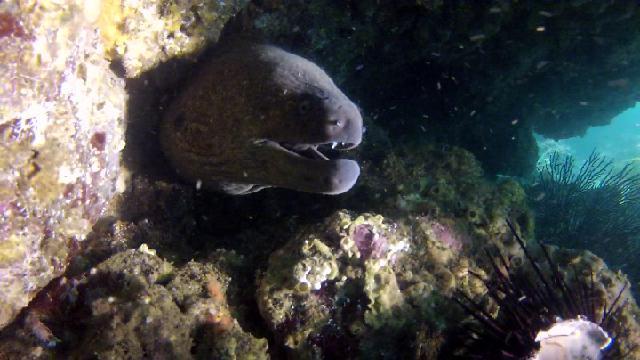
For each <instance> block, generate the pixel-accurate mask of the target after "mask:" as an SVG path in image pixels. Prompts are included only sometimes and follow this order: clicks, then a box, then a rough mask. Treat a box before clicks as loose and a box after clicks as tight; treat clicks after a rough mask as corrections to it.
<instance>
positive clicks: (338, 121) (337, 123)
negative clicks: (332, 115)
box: [329, 119, 345, 127]
mask: <svg viewBox="0 0 640 360" xmlns="http://www.w3.org/2000/svg"><path fill="white" fill-rule="evenodd" d="M329 123H330V124H331V125H333V126H337V127H342V126H344V123H345V121H344V120H342V119H331V120H329Z"/></svg>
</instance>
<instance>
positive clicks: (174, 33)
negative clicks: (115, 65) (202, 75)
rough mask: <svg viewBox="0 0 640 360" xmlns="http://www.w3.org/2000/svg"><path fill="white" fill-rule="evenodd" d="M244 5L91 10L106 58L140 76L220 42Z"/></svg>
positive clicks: (128, 5)
mask: <svg viewBox="0 0 640 360" xmlns="http://www.w3.org/2000/svg"><path fill="white" fill-rule="evenodd" d="M246 3H247V0H227V1H204V0H187V1H158V0H124V1H114V0H104V1H99V2H97V4H98V5H94V6H93V7H95V8H93V7H92V6H88V7H92V9H91V10H92V12H93V13H94V14H93V16H95V17H96V22H97V24H98V25H99V28H100V34H101V37H102V40H103V42H104V46H105V50H106V51H107V53H108V55H109V56H110V57H111V58H112V59H114V60H118V61H120V62H121V63H122V66H123V67H124V70H125V73H126V76H127V77H130V78H132V77H138V76H139V75H140V74H141V73H143V72H145V71H147V70H150V69H152V68H154V67H156V66H157V65H158V64H160V63H162V62H164V61H167V60H169V59H172V58H176V57H192V58H195V57H196V56H197V55H198V54H199V53H200V52H201V51H202V49H203V48H204V47H205V46H206V45H208V44H210V43H212V42H216V41H217V40H218V37H219V36H220V33H221V31H222V28H223V26H224V24H225V23H226V21H227V20H228V19H229V18H231V17H232V16H233V15H234V14H236V13H237V12H238V11H239V10H240V9H241V8H242V6H244V4H246Z"/></svg>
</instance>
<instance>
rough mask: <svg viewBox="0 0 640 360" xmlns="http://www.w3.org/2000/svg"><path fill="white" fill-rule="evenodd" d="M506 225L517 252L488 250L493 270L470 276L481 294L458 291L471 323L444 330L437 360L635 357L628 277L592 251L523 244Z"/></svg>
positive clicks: (638, 342) (637, 344)
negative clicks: (445, 336) (444, 339)
mask: <svg viewBox="0 0 640 360" xmlns="http://www.w3.org/2000/svg"><path fill="white" fill-rule="evenodd" d="M509 227H510V229H511V230H512V231H513V235H512V237H514V238H515V240H516V241H517V242H518V244H519V245H518V248H517V249H512V250H505V249H504V248H502V249H501V247H500V246H499V247H498V250H497V251H496V250H495V249H493V250H489V249H488V248H487V251H486V252H485V255H484V261H483V262H485V263H486V265H487V266H489V267H490V269H491V270H489V271H488V272H487V275H486V276H484V275H480V274H474V276H475V277H476V278H478V279H481V280H482V282H483V284H484V285H483V286H484V287H485V288H486V292H482V293H481V294H482V296H481V297H478V296H474V295H469V294H466V293H465V292H464V291H461V290H456V292H455V295H454V300H455V301H456V302H458V303H459V304H460V306H461V307H462V308H464V309H465V312H467V313H468V315H469V316H470V319H467V320H466V321H462V322H461V323H460V325H458V326H456V327H454V328H451V329H450V330H449V334H450V335H449V337H448V338H449V340H448V342H447V345H446V347H445V349H443V353H442V354H441V355H442V356H443V358H447V359H449V358H459V359H468V358H476V357H477V358H486V357H491V358H496V359H525V358H526V359H529V358H531V359H534V358H535V359H577V358H580V359H594V360H595V359H636V358H638V356H640V322H639V321H638V315H639V314H640V309H639V308H638V306H637V304H636V301H635V300H634V298H633V297H632V294H631V292H630V291H629V281H628V280H627V278H626V276H625V275H623V274H622V273H620V272H618V273H615V272H613V271H611V270H609V269H608V268H607V266H606V265H605V263H604V262H603V261H602V260H601V259H599V258H598V257H596V256H595V255H593V254H592V253H590V252H586V251H576V250H566V249H560V248H557V247H553V246H546V245H543V244H542V243H541V242H538V244H537V245H532V244H528V245H526V244H525V243H524V241H523V240H522V239H521V238H520V237H519V236H518V235H517V233H516V230H515V228H514V226H513V225H512V224H510V223H509ZM477 260H478V261H482V260H483V259H482V257H481V256H479V257H477ZM471 318H473V320H471ZM587 329H588V330H587ZM581 331H582V333H581ZM585 334H586V336H585ZM577 353H580V354H581V355H576V354H577ZM572 354H573V355H572Z"/></svg>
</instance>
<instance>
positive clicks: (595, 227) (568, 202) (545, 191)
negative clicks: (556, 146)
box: [527, 151, 640, 283]
mask: <svg viewBox="0 0 640 360" xmlns="http://www.w3.org/2000/svg"><path fill="white" fill-rule="evenodd" d="M575 168H576V166H575V160H574V158H573V157H571V156H562V155H560V154H559V153H553V154H552V155H551V156H550V158H549V162H548V163H547V164H546V165H545V166H543V167H542V168H541V169H540V170H539V172H538V179H537V181H536V182H535V183H534V184H533V185H532V186H530V187H529V188H528V189H527V192H528V195H529V197H530V199H531V203H532V206H533V208H534V210H535V218H536V237H537V238H539V239H542V240H544V241H545V242H548V243H552V244H556V245H559V246H562V247H569V248H578V249H586V250H589V251H592V252H593V253H595V254H597V255H598V256H601V257H602V258H603V259H604V260H605V262H606V263H607V264H608V265H609V266H611V267H613V268H618V269H622V270H623V271H625V273H627V274H628V275H629V276H630V277H631V278H632V279H633V280H634V281H632V283H636V282H637V281H638V279H640V268H634V266H636V265H635V261H634V259H635V258H637V256H638V254H639V253H640V235H639V234H640V173H638V172H637V171H634V168H633V166H632V164H631V163H629V164H627V165H625V166H624V167H622V168H621V169H619V170H616V169H615V168H614V166H613V161H612V160H608V159H606V158H604V157H603V156H601V155H600V154H598V153H597V152H595V151H593V152H592V153H591V154H590V155H589V157H588V158H587V160H586V161H585V162H584V163H583V164H582V166H581V167H580V169H579V170H578V171H576V170H575Z"/></svg>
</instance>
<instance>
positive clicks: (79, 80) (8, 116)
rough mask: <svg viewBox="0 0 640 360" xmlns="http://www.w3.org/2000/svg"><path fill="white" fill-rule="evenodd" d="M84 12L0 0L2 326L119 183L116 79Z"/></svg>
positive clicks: (119, 92)
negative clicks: (1, 0) (0, 2)
mask: <svg viewBox="0 0 640 360" xmlns="http://www.w3.org/2000/svg"><path fill="white" fill-rule="evenodd" d="M84 10H87V9H86V8H85V7H84V3H82V2H81V3H79V4H78V5H77V6H76V5H73V6H72V7H69V6H68V5H65V4H60V3H57V2H49V1H40V2H30V3H28V4H27V3H24V4H23V3H21V5H17V3H16V2H3V3H2V4H0V19H1V20H0V23H1V24H2V25H0V28H1V32H0V136H2V140H1V141H2V146H1V147H0V223H1V224H2V225H0V287H2V289H3V291H2V292H0V328H1V327H3V326H4V325H5V324H6V323H7V322H9V321H11V319H12V318H13V317H14V316H15V315H16V314H17V313H18V311H19V310H20V309H21V308H22V307H23V306H25V305H27V303H28V302H29V300H31V298H32V297H33V296H34V295H35V293H36V292H37V291H38V290H39V289H41V288H42V287H44V286H45V285H46V284H47V283H48V282H49V281H50V280H51V279H53V278H54V277H56V276H58V275H60V274H61V273H62V272H63V271H64V269H65V267H66V265H67V262H68V261H69V258H70V257H71V256H72V255H73V253H74V251H75V249H76V248H77V247H78V243H79V242H81V241H82V240H83V239H84V237H85V235H86V234H87V233H88V232H89V231H90V230H91V226H92V225H93V223H94V222H95V221H96V220H97V219H98V218H99V217H101V216H103V215H106V214H108V211H107V208H108V206H109V203H110V200H111V198H112V197H113V196H114V195H115V194H116V193H117V192H118V191H121V190H122V189H123V178H122V177H121V170H120V166H119V152H120V150H122V148H123V147H124V142H123V133H124V107H125V101H126V95H125V91H124V81H123V80H122V79H119V78H117V77H116V76H115V75H114V74H113V73H112V71H111V70H110V69H109V62H108V61H107V60H106V59H105V58H104V48H103V46H102V43H101V42H100V37H99V36H98V33H97V32H96V28H95V26H94V25H93V24H92V23H91V20H90V19H88V18H87V16H88V15H87V13H86V12H84Z"/></svg>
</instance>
